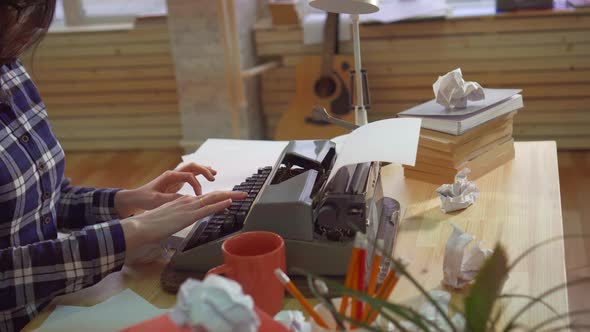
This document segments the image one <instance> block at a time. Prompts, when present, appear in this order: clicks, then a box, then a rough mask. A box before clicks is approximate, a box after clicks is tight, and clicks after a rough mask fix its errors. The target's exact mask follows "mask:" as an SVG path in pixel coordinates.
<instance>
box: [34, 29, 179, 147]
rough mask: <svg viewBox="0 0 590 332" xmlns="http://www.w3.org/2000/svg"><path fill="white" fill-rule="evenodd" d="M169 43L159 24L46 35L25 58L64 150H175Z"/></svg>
mask: <svg viewBox="0 0 590 332" xmlns="http://www.w3.org/2000/svg"><path fill="white" fill-rule="evenodd" d="M169 40H170V38H169V35H168V25H167V19H166V17H152V18H139V19H137V20H136V22H135V26H134V27H133V28H132V29H130V30H117V31H95V32H59V33H58V32H52V33H49V34H48V35H47V36H46V37H45V39H44V40H43V41H42V42H41V43H40V44H39V46H38V47H37V48H36V49H34V50H33V51H32V52H29V53H27V54H25V56H24V57H23V61H24V63H25V65H26V66H27V68H28V70H29V73H30V75H31V76H32V78H33V80H34V81H35V83H36V85H37V86H38V88H39V91H40V93H41V96H42V98H43V101H44V102H45V104H46V106H47V110H48V114H49V119H50V122H51V124H52V127H53V129H54V131H55V133H56V135H57V137H58V138H59V139H60V142H61V143H62V145H63V146H64V147H65V149H66V150H104V149H113V150H127V149H155V148H177V147H178V146H179V141H180V138H181V134H180V127H181V125H180V116H179V112H178V102H177V93H176V79H175V73H174V64H173V62H172V57H171V52H170V46H169V44H170V41H169ZM66 152H67V151H66Z"/></svg>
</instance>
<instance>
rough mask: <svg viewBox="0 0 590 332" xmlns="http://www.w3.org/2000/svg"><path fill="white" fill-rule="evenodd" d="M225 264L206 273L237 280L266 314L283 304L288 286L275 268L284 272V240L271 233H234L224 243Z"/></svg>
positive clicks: (277, 309) (278, 308)
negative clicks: (284, 284)
mask: <svg viewBox="0 0 590 332" xmlns="http://www.w3.org/2000/svg"><path fill="white" fill-rule="evenodd" d="M221 251H222V252H223V265H220V266H217V267H214V268H212V269H211V270H209V272H207V275H209V274H211V273H214V274H221V275H225V276H226V277H228V278H230V279H233V280H235V281H236V282H238V283H239V284H240V285H241V286H242V290H243V291H244V293H246V294H248V295H250V296H252V298H253V299H254V303H255V304H256V305H257V306H258V307H259V308H260V309H262V310H264V311H265V312H266V313H267V314H269V315H271V316H274V315H275V314H277V313H278V312H279V311H280V310H281V308H282V305H283V298H284V297H285V288H284V286H283V285H282V284H281V282H280V281H279V280H278V279H277V278H276V277H275V274H274V270H275V269H277V268H280V269H281V270H283V271H285V269H286V258H285V241H284V240H283V238H282V237H280V236H279V235H278V234H275V233H271V232H246V233H240V234H237V235H234V236H232V237H231V238H229V239H227V240H225V241H224V242H223V245H222V246H221Z"/></svg>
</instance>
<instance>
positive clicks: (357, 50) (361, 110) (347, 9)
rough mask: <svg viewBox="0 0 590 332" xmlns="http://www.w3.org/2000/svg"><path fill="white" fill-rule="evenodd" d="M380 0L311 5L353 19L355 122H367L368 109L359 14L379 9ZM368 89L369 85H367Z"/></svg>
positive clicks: (328, 0) (323, 1)
mask: <svg viewBox="0 0 590 332" xmlns="http://www.w3.org/2000/svg"><path fill="white" fill-rule="evenodd" d="M378 4H379V0H312V1H310V2H309V5H310V6H312V7H314V8H317V9H320V10H323V11H326V12H331V13H339V14H350V18H351V21H352V38H353V48H354V71H355V79H356V84H355V85H356V89H355V90H356V105H355V106H354V118H355V123H356V125H358V126H362V125H365V124H367V109H366V108H365V104H364V100H363V98H364V97H363V94H364V89H363V74H362V72H361V46H360V36H359V15H360V14H370V13H375V12H377V11H379V6H378ZM366 88H367V89H368V87H366Z"/></svg>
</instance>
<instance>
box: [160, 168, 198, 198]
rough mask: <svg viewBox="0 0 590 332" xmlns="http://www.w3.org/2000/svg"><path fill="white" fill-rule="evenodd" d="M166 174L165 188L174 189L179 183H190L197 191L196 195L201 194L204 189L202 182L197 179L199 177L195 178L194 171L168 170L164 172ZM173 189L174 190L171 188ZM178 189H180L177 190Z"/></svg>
mask: <svg viewBox="0 0 590 332" xmlns="http://www.w3.org/2000/svg"><path fill="white" fill-rule="evenodd" d="M164 174H165V176H164V178H163V179H162V182H163V183H162V185H163V187H164V188H166V189H170V188H172V189H174V188H176V187H177V185H178V184H179V183H184V182H186V183H188V184H190V186H191V187H193V190H194V191H195V195H201V194H202V193H203V190H202V188H201V184H200V183H199V181H197V179H196V178H195V175H194V174H193V173H189V172H179V171H167V172H166V173H164ZM178 189H180V188H178ZM170 191H172V190H170ZM176 191H178V190H176Z"/></svg>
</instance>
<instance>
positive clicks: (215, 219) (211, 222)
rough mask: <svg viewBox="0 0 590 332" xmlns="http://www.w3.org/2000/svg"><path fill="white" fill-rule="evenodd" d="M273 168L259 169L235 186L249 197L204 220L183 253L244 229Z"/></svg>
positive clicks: (197, 226)
mask: <svg viewBox="0 0 590 332" xmlns="http://www.w3.org/2000/svg"><path fill="white" fill-rule="evenodd" d="M271 170H272V167H270V166H269V167H264V168H259V169H258V172H257V173H256V174H253V175H252V176H251V177H248V178H246V180H245V181H244V182H242V183H241V184H239V185H237V186H235V187H234V188H233V190H235V191H244V192H247V193H248V196H247V197H246V198H244V199H242V200H235V201H233V202H232V204H231V206H230V207H229V208H228V209H225V211H221V212H219V213H216V214H214V215H213V216H211V218H208V219H203V220H201V221H199V223H198V224H197V225H196V226H195V227H196V229H195V231H194V232H192V236H191V238H190V239H189V240H188V242H186V245H185V246H184V248H183V249H182V250H183V251H185V250H189V249H192V248H194V247H197V246H200V245H203V244H205V243H207V242H210V241H213V240H216V239H218V238H220V237H224V236H226V235H228V234H231V233H234V232H237V231H239V230H240V229H242V227H243V226H244V221H245V220H246V216H247V215H248V211H250V208H251V207H252V204H253V203H254V200H255V199H256V196H258V193H259V192H260V190H262V186H263V185H264V182H265V181H266V179H267V178H268V176H269V174H270V171H271Z"/></svg>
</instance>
